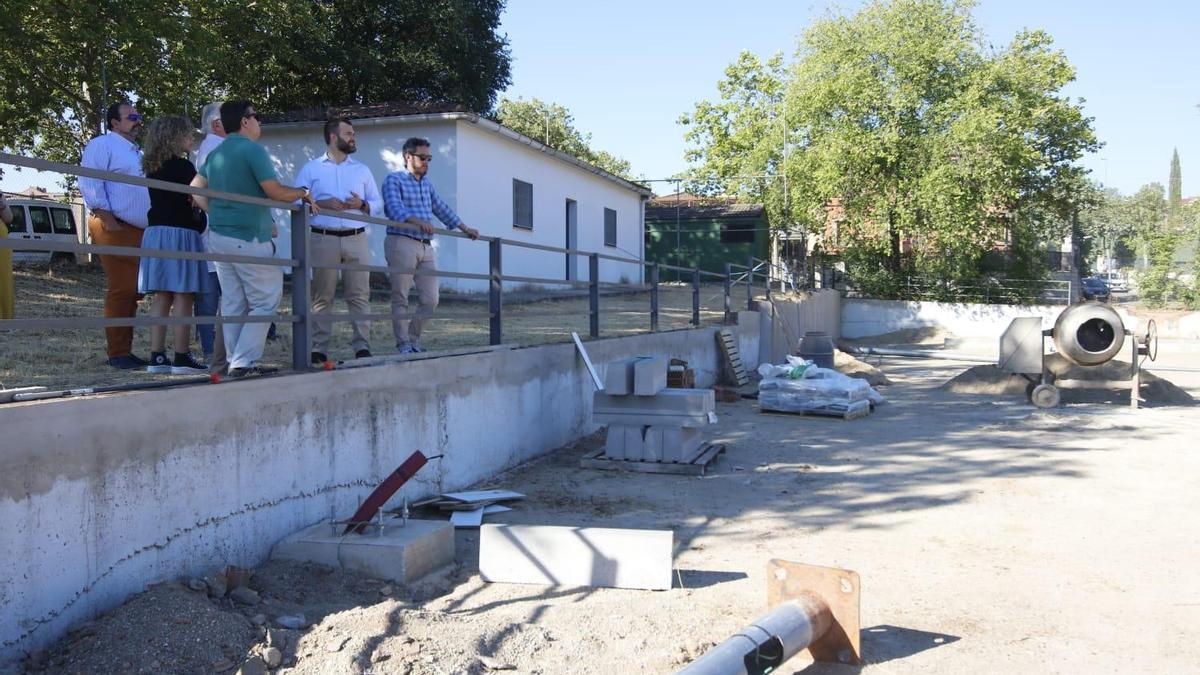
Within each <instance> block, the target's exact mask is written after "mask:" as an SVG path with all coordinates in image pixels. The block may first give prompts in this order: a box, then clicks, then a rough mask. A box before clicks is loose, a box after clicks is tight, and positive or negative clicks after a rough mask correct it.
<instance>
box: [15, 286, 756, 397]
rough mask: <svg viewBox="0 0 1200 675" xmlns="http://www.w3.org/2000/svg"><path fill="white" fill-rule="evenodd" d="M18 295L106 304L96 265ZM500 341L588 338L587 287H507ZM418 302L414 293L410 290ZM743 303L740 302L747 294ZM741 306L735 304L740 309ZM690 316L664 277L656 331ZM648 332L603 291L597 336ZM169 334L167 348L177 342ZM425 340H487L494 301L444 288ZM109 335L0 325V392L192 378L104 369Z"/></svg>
mask: <svg viewBox="0 0 1200 675" xmlns="http://www.w3.org/2000/svg"><path fill="white" fill-rule="evenodd" d="M14 277H15V281H14V284H15V286H16V293H17V303H16V318H18V319H50V318H65V317H88V318H97V317H100V316H102V315H103V310H104V289H105V282H104V275H103V273H101V271H100V270H99V268H94V267H79V266H76V265H74V264H73V263H66V262H64V263H56V264H55V265H54V266H52V267H50V266H47V265H44V264H43V265H18V266H16V268H15V270H14ZM290 288H291V286H290V282H288V283H285V286H284V296H283V300H282V302H281V303H280V307H279V313H280V314H289V313H290V312H291V296H290V293H291V291H290ZM504 292H505V295H504V303H505V305H504V314H503V333H502V337H503V341H504V342H505V343H506V344H521V345H535V344H547V343H554V342H570V340H571V332H572V331H574V332H577V333H579V334H580V335H581V336H584V337H585V338H586V336H587V335H588V325H589V324H588V298H587V295H586V289H583V290H582V292H581V291H580V289H578V288H569V287H561V288H557V289H555V288H551V289H548V290H545V291H538V292H530V291H527V290H524V289H523V288H522V287H520V286H518V285H516V284H506V285H505V289H504ZM390 298H391V296H390V289H389V287H388V285H387V282H386V281H385V280H384V278H383V277H382V275H374V276H373V281H372V292H371V309H370V312H371V313H374V314H388V313H390V312H391V304H390V303H391V299H390ZM414 302H415V295H414ZM743 302H744V300H743ZM700 306H701V313H700V321H701V324H703V325H717V324H719V323H721V322H723V321H724V317H725V314H724V312H725V300H724V289H723V287H722V285H721V284H713V283H705V284H703V285H702V290H701V294H700ZM149 307H150V300H149V298H147V299H145V300H143V301H142V303H141V306H140V307H139V309H138V316H147V313H148V311H149ZM740 307H741V305H739V306H738V308H740ZM333 311H334V313H335V314H344V313H346V312H347V311H348V309H347V307H346V304H345V303H344V302H343V301H342V299H341V291H340V289H339V291H338V297H337V299H336V301H335V304H334V308H333ZM691 318H692V291H691V287H690V286H685V285H679V284H668V283H664V284H662V285H661V286H660V288H659V329H660V330H671V329H676V328H686V327H688V325H689V322H690V321H691ZM277 329H278V337H277V338H276V339H274V340H270V341H268V342H267V344H266V350H265V352H264V354H263V363H264V364H269V365H274V366H277V367H280V368H281V369H284V370H287V369H290V367H291V362H292V359H291V345H292V331H291V326H290V324H286V323H280V324H278V325H277ZM649 329H650V293H649V292H648V291H646V292H615V291H613V290H611V289H605V290H604V293H602V295H601V297H600V335H601V337H616V336H621V335H632V334H635V333H643V332H647V331H649ZM371 330H372V332H371V339H372V341H371V351H372V352H373V353H374V354H375V355H376V356H383V355H388V354H395V353H396V349H395V344H394V343H395V340H394V338H393V337H392V328H391V322H390V321H374V322H372V324H371ZM149 335H150V333H149V329H148V328H137V329H135V331H134V347H133V352H134V353H135V354H137V355H139V356H141V357H142V358H149V352H150V348H149ZM170 335H171V334H170V331H168V337H167V344H168V349H170V348H171V337H170ZM422 342H423V343H424V346H425V348H426V349H429V350H431V351H436V350H448V349H456V348H462V347H478V346H485V345H487V344H488V302H487V297H486V296H479V295H462V294H453V293H442V301H441V306H440V307H439V309H438V311H437V314H436V315H435V317H434V320H433V322H432V323H431V325H430V327H429V328H427V329H426V334H425V336H424V337H423V340H422ZM190 346H191V350H192V352H193V353H195V354H196V355H197V356H200V343H199V340H198V339H197V338H196V336H195V334H194V333H193V334H192V339H191V345H190ZM104 348H105V343H104V331H103V330H102V329H98V328H96V329H84V330H36V331H0V389H5V388H15V387H26V386H44V387H50V388H76V387H95V386H111V385H125V384H133V383H144V382H158V381H162V380H170V379H187V376H178V377H173V376H170V375H157V374H150V373H146V372H143V371H118V370H114V369H113V368H110V367H108V366H107V365H105V359H106V355H105V353H104ZM329 356H330V357H331V358H333V359H349V358H351V357H352V356H353V354H352V353H351V351H350V324H349V323H347V322H344V321H342V322H338V323H335V324H334V334H333V339H332V341H331V346H330V353H329Z"/></svg>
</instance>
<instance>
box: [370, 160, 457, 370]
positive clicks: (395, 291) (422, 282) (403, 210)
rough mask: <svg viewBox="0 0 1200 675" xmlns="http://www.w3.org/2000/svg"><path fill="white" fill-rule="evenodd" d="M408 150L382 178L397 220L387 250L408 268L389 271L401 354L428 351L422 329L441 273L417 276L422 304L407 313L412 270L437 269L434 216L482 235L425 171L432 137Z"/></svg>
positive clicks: (387, 209) (390, 213)
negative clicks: (444, 198)
mask: <svg viewBox="0 0 1200 675" xmlns="http://www.w3.org/2000/svg"><path fill="white" fill-rule="evenodd" d="M403 152H404V167H405V170H403V171H396V172H395V173H392V174H389V175H388V177H387V178H385V179H384V180H383V189H382V190H381V192H382V193H383V210H384V213H385V214H386V215H387V217H388V219H390V220H394V221H396V223H395V224H394V225H390V226H388V229H387V233H388V236H387V239H386V240H385V241H384V244H383V252H384V256H385V257H386V258H387V264H388V267H391V268H392V269H399V270H404V271H403V272H393V273H391V274H389V275H388V281H389V282H390V283H391V286H392V332H393V333H395V335H396V349H398V350H399V351H400V353H401V354H413V353H417V352H423V351H425V350H424V348H423V347H422V346H421V332H422V330H423V329H424V327H425V324H427V323H429V319H430V318H432V316H433V310H434V309H436V308H437V305H438V277H434V276H426V275H420V276H416V277H415V279H416V285H417V299H418V302H419V303H420V305H419V306H418V308H417V311H416V313H414V314H413V315H411V318H410V316H409V314H408V291H409V289H411V288H412V286H413V280H414V275H413V272H435V271H437V253H436V251H435V250H434V248H433V224H432V221H433V217H434V216H435V215H436V216H437V217H438V220H440V221H442V223H443V224H444V225H445V226H446V227H447V228H448V229H454V228H456V227H457V228H458V229H460V230H462V232H463V234H466V235H467V236H468V237H470V238H471V239H478V238H479V230H476V229H474V228H471V227H467V226H466V225H465V224H464V223H463V221H462V219H461V218H459V217H458V214H456V213H454V211H453V209H451V208H450V207H449V206H448V205H447V204H446V202H444V201H442V198H441V197H439V196H438V194H437V191H435V190H434V189H433V186H432V185H431V184H430V183H429V180H428V178H427V177H426V174H427V173H428V172H429V163H430V162H431V161H433V155H432V154H431V153H430V150H429V141H427V140H425V139H424V138H410V139H408V140H407V141H405V142H404V148H403Z"/></svg>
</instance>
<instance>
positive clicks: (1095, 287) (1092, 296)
mask: <svg viewBox="0 0 1200 675" xmlns="http://www.w3.org/2000/svg"><path fill="white" fill-rule="evenodd" d="M1083 299H1084V300H1099V301H1100V302H1108V301H1109V300H1111V299H1112V291H1110V290H1109V288H1108V284H1106V283H1105V282H1104V280H1103V279H1100V278H1099V277H1084V278H1083Z"/></svg>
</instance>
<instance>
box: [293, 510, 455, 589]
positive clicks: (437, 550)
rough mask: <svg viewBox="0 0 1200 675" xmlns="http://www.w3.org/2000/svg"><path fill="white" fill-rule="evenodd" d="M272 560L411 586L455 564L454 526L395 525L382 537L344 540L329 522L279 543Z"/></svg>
mask: <svg viewBox="0 0 1200 675" xmlns="http://www.w3.org/2000/svg"><path fill="white" fill-rule="evenodd" d="M387 522H388V521H386V520H385V521H384V523H385V524H386V523H387ZM271 558H272V559H274V560H296V561H301V562H305V561H307V562H315V563H320V564H322V565H328V566H330V567H344V568H346V569H352V570H356V571H359V572H363V573H364V574H369V575H371V576H373V577H378V578H381V579H392V580H394V581H398V582H400V583H403V584H407V583H411V582H413V581H416V580H417V579H420V578H421V577H423V576H425V575H426V574H429V573H430V572H433V571H435V570H437V569H439V568H441V567H444V566H446V565H449V564H450V563H451V562H453V561H454V527H453V526H452V525H451V524H450V523H448V522H445V521H440V520H411V519H410V520H409V521H408V524H407V525H404V526H401V525H400V521H399V520H395V524H394V525H387V526H385V527H384V530H383V533H382V534H376V532H375V531H373V530H368V532H367V533H366V534H347V535H340V534H334V533H333V532H332V529H331V528H330V526H329V523H318V524H316V525H313V526H311V527H306V528H304V529H303V530H300V531H299V532H296V533H295V534H292V535H290V536H288V537H286V538H284V540H283V541H281V542H279V543H278V544H275V546H274V548H272V549H271Z"/></svg>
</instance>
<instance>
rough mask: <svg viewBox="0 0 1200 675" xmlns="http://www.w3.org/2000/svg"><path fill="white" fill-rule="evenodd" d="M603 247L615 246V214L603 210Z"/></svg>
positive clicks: (614, 212)
mask: <svg viewBox="0 0 1200 675" xmlns="http://www.w3.org/2000/svg"><path fill="white" fill-rule="evenodd" d="M604 245H605V246H616V245H617V212H616V211H614V210H612V209H604Z"/></svg>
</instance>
